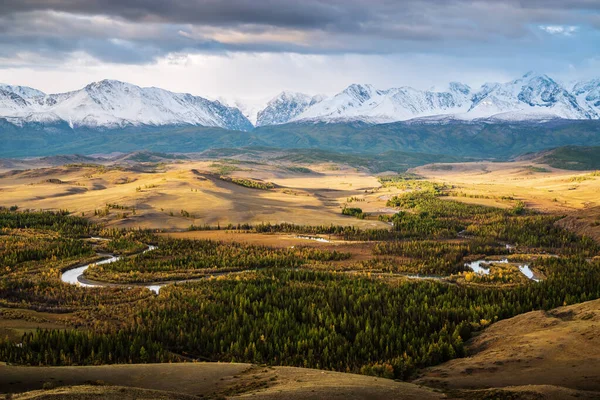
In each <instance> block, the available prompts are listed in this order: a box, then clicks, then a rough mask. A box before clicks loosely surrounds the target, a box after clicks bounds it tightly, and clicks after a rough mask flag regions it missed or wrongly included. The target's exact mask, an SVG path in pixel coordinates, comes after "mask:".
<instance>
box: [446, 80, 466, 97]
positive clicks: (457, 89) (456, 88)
mask: <svg viewBox="0 0 600 400" xmlns="http://www.w3.org/2000/svg"><path fill="white" fill-rule="evenodd" d="M448 91H449V92H453V93H461V94H463V95H465V96H467V95H469V94H470V93H471V87H470V86H469V85H465V84H464V83H460V82H450V83H449V84H448Z"/></svg>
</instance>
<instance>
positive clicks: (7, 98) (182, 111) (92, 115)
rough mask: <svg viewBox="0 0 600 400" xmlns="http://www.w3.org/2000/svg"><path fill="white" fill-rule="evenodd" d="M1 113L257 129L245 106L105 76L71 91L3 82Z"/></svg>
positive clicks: (84, 122)
mask: <svg viewBox="0 0 600 400" xmlns="http://www.w3.org/2000/svg"><path fill="white" fill-rule="evenodd" d="M0 116H1V117H4V118H6V119H7V120H8V121H9V122H11V123H14V124H16V125H21V124H24V123H28V122H41V123H51V122H60V121H65V122H68V123H69V125H70V126H71V127H74V126H86V127H106V128H119V127H125V126H132V125H133V126H137V125H153V126H164V125H198V126H212V127H221V128H225V129H233V130H242V131H245V130H251V129H252V128H253V125H252V124H251V123H250V122H249V121H248V119H247V118H246V117H244V115H243V114H242V113H241V112H240V110H239V109H237V108H234V107H229V106H227V105H224V104H222V103H220V102H218V101H210V100H207V99H205V98H203V97H199V96H192V95H191V94H182V93H173V92H169V91H167V90H163V89H159V88H154V87H151V88H141V87H139V86H135V85H132V84H129V83H125V82H119V81H114V80H103V81H100V82H94V83H91V84H89V85H87V86H86V87H84V88H83V89H80V90H76V91H73V92H68V93H59V94H48V95H47V94H45V93H42V92H40V91H37V90H35V89H32V88H27V87H23V86H9V85H0Z"/></svg>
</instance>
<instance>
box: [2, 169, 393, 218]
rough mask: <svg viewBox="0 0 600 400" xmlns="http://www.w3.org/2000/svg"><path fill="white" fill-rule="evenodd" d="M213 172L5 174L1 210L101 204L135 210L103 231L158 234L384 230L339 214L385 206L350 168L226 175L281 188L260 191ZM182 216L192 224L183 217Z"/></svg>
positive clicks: (114, 214)
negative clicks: (243, 226)
mask: <svg viewBox="0 0 600 400" xmlns="http://www.w3.org/2000/svg"><path fill="white" fill-rule="evenodd" d="M211 165H212V163H211V162H186V163H177V164H171V165H168V166H166V167H164V168H163V169H161V170H159V171H156V172H152V173H149V172H136V171H129V170H108V171H105V170H103V169H95V168H89V167H85V168H79V167H56V168H41V169H36V170H28V171H22V172H10V173H5V174H3V175H1V176H0V187H2V190H0V205H1V206H7V207H8V206H12V205H18V206H19V207H21V208H29V209H48V210H57V209H68V210H69V211H71V212H74V213H77V214H81V213H84V214H85V215H86V216H88V217H89V216H93V215H94V210H102V209H104V207H105V205H106V204H118V205H121V206H126V207H130V208H133V207H135V210H136V211H135V215H133V212H132V211H131V209H129V210H118V209H116V210H111V212H110V214H109V216H108V217H106V218H103V219H104V220H107V221H108V222H109V224H111V225H115V226H141V227H145V228H163V229H185V228H187V227H189V226H190V225H191V224H196V225H203V224H211V225H216V224H217V223H219V224H221V225H226V224H228V223H234V224H237V223H252V224H256V223H261V222H270V223H281V222H289V223H295V224H326V225H329V224H335V225H357V226H361V227H371V228H375V227H384V226H385V224H384V223H381V222H379V221H376V220H357V219H354V218H351V217H347V216H342V215H341V208H342V207H343V204H344V203H345V202H346V200H347V199H348V198H349V197H353V196H361V197H362V198H366V199H367V200H368V202H364V203H361V205H363V204H365V205H366V207H365V210H366V211H371V210H373V211H376V210H378V209H380V208H383V207H385V200H382V199H379V198H378V197H377V196H376V195H374V194H365V190H366V191H369V190H372V189H373V188H377V187H378V186H379V183H378V182H377V179H376V178H375V177H373V176H371V175H368V174H365V173H361V172H356V170H353V169H341V170H336V171H329V170H326V169H324V170H323V171H320V172H319V173H318V174H298V173H296V174H294V173H292V172H289V171H286V170H283V169H281V168H278V167H276V166H269V165H258V166H256V165H250V166H249V167H248V166H244V165H240V166H239V167H238V168H240V169H241V171H235V172H234V173H232V175H231V176H238V177H250V178H258V179H263V180H266V181H270V182H274V183H275V184H276V185H278V186H279V187H278V188H277V189H273V190H259V189H251V188H246V187H242V186H239V185H236V184H234V183H230V182H225V181H222V180H219V179H218V177H215V176H211V175H206V174H203V173H202V171H209V172H210V171H213V172H217V171H216V170H215V168H214V167H211ZM247 167H248V168H247ZM250 167H251V168H250ZM317 169H318V168H317ZM193 170H196V171H201V172H200V173H194V172H193ZM50 179H53V180H55V181H49V180H50ZM56 180H60V182H62V183H54V182H59V181H56ZM182 210H184V211H185V212H187V213H189V214H190V217H187V216H185V217H184V216H182V215H181V211H182ZM122 213H126V214H128V216H127V218H119V214H122Z"/></svg>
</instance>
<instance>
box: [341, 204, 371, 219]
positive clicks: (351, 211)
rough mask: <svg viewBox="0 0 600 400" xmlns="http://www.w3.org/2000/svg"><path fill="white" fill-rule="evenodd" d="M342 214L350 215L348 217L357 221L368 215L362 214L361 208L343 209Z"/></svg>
mask: <svg viewBox="0 0 600 400" xmlns="http://www.w3.org/2000/svg"><path fill="white" fill-rule="evenodd" d="M342 214H343V215H350V216H352V217H356V218H358V219H365V217H366V216H367V215H368V214H367V213H364V212H363V210H362V208H358V207H344V208H343V209H342Z"/></svg>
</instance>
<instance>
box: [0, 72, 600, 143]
mask: <svg viewBox="0 0 600 400" xmlns="http://www.w3.org/2000/svg"><path fill="white" fill-rule="evenodd" d="M0 118H4V119H6V120H7V121H8V122H10V123H13V124H15V125H23V124H26V123H30V122H35V123H42V124H43V123H53V122H67V123H68V124H69V125H70V126H71V127H79V126H85V127H92V128H94V127H102V128H120V127H125V126H140V125H145V126H146V125H147V126H165V125H195V126H209V127H221V128H225V129H232V130H241V131H248V130H251V129H253V127H254V126H257V127H258V126H268V125H279V124H286V123H301V122H351V121H363V122H367V123H374V124H379V123H389V122H397V121H408V120H416V121H440V120H448V119H453V120H464V121H470V120H491V121H494V120H505V121H506V120H508V121H544V120H549V119H556V118H562V119H600V79H594V80H590V81H585V82H577V83H576V84H574V85H573V86H570V87H568V88H567V87H565V86H563V85H561V84H560V83H558V82H556V81H555V80H553V79H552V78H550V77H548V76H547V75H543V74H535V73H531V72H530V73H527V74H525V75H524V76H522V77H520V78H519V79H516V80H513V81H511V82H507V83H486V84H484V85H483V86H482V87H481V88H479V89H477V90H473V89H472V88H470V87H469V86H467V85H465V84H462V83H458V82H452V83H450V84H449V85H448V88H447V89H446V90H444V91H431V90H425V91H424V90H417V89H413V88H411V87H399V88H391V89H386V90H380V89H376V88H375V87H373V86H372V85H361V84H352V85H350V86H348V87H347V88H346V89H344V90H343V91H342V92H340V93H338V94H336V95H334V96H331V97H326V96H322V95H317V96H314V95H307V94H303V93H294V92H282V93H281V94H279V95H278V96H276V97H275V98H273V99H271V100H270V101H268V102H267V104H266V105H264V106H260V107H257V105H256V104H252V105H244V104H243V103H242V102H240V101H239V100H238V101H236V102H235V103H234V106H229V105H227V104H226V102H225V101H222V100H221V101H218V100H215V101H211V100H208V99H206V98H203V97H199V96H193V95H191V94H182V93H173V92H169V91H167V90H163V89H159V88H154V87H152V88H141V87H139V86H135V85H132V84H129V83H125V82H119V81H114V80H103V81H100V82H95V83H91V84H89V85H87V86H86V87H84V88H83V89H80V90H76V91H73V92H68V93H60V94H45V93H43V92H41V91H39V90H36V89H33V88H29V87H24V86H11V85H4V84H0Z"/></svg>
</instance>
